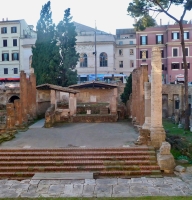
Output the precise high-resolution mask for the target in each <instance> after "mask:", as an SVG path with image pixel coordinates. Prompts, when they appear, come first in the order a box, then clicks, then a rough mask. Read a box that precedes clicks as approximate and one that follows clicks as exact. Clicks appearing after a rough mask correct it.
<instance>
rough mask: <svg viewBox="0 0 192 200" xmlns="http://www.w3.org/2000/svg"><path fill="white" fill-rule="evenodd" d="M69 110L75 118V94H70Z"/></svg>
mask: <svg viewBox="0 0 192 200" xmlns="http://www.w3.org/2000/svg"><path fill="white" fill-rule="evenodd" d="M69 110H70V116H73V115H74V114H75V110H76V109H75V98H74V94H69Z"/></svg>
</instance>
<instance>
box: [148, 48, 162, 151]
mask: <svg viewBox="0 0 192 200" xmlns="http://www.w3.org/2000/svg"><path fill="white" fill-rule="evenodd" d="M151 65H152V70H151V129H150V131H151V133H150V137H151V142H152V145H153V146H154V147H155V148H159V147H160V146H161V144H162V142H164V141H165V130H164V128H163V126H162V64H161V51H160V49H159V47H153V49H152V55H151Z"/></svg>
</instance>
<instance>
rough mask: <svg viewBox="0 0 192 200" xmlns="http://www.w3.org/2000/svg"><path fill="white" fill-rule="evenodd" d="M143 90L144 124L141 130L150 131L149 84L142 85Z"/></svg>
mask: <svg viewBox="0 0 192 200" xmlns="http://www.w3.org/2000/svg"><path fill="white" fill-rule="evenodd" d="M144 90H145V123H144V124H143V126H142V129H146V130H150V128H151V83H149V82H145V83H144Z"/></svg>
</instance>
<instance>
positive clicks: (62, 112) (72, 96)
mask: <svg viewBox="0 0 192 200" xmlns="http://www.w3.org/2000/svg"><path fill="white" fill-rule="evenodd" d="M36 88H37V104H38V109H39V110H40V111H41V112H42V113H43V111H44V113H45V127H46V128H49V127H52V126H53V124H54V123H55V122H64V121H66V120H67V121H68V119H69V117H70V116H73V115H74V114H76V110H77V100H76V94H77V93H79V92H78V91H76V90H73V89H70V88H67V87H61V86H57V85H52V84H43V85H38V86H37V87H36ZM60 92H65V93H68V94H69V108H65V109H59V108H57V103H58V101H60ZM43 101H45V104H42V103H43Z"/></svg>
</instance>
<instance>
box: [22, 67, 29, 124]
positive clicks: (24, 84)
mask: <svg viewBox="0 0 192 200" xmlns="http://www.w3.org/2000/svg"><path fill="white" fill-rule="evenodd" d="M27 85H28V84H27V78H26V73H24V71H21V73H20V100H21V106H22V107H21V108H22V115H23V120H24V122H27V109H28V107H27V105H28V104H27V101H28V97H27Z"/></svg>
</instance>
